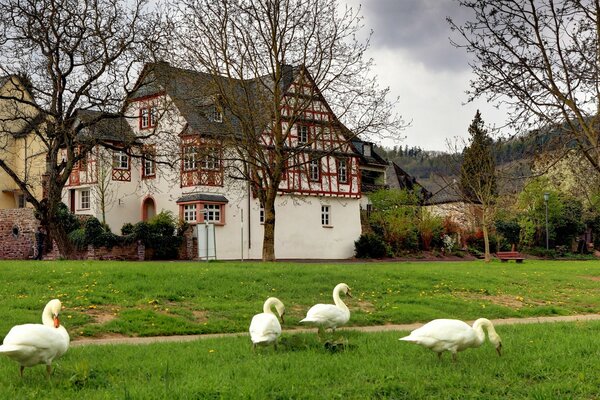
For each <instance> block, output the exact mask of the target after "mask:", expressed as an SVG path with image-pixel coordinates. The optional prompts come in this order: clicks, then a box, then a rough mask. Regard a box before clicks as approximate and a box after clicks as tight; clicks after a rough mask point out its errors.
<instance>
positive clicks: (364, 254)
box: [354, 233, 391, 258]
mask: <svg viewBox="0 0 600 400" xmlns="http://www.w3.org/2000/svg"><path fill="white" fill-rule="evenodd" d="M354 251H355V254H356V257H357V258H382V257H387V256H389V255H390V253H391V251H390V248H389V246H388V245H387V244H386V243H385V242H384V241H383V239H382V238H381V237H380V236H378V235H376V234H374V233H363V234H362V235H360V237H359V238H358V240H357V241H355V242H354Z"/></svg>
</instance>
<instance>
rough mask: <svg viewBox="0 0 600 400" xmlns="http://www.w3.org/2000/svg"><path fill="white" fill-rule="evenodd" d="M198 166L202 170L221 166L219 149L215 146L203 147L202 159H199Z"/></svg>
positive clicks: (212, 169) (215, 169)
mask: <svg viewBox="0 0 600 400" xmlns="http://www.w3.org/2000/svg"><path fill="white" fill-rule="evenodd" d="M200 167H201V169H203V170H210V171H218V170H219V168H220V167H221V160H220V155H219V149H217V148H215V147H207V148H205V151H204V154H203V156H202V160H200Z"/></svg>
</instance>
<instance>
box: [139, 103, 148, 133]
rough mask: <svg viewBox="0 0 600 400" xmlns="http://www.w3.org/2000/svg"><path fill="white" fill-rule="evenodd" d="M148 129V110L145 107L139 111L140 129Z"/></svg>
mask: <svg viewBox="0 0 600 400" xmlns="http://www.w3.org/2000/svg"><path fill="white" fill-rule="evenodd" d="M149 127H150V110H148V108H147V107H144V108H141V109H140V128H142V129H144V128H149Z"/></svg>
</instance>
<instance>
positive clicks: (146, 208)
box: [142, 197, 156, 221]
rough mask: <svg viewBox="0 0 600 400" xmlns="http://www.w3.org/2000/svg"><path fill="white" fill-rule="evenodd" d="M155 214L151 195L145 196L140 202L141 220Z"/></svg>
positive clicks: (146, 219)
mask: <svg viewBox="0 0 600 400" xmlns="http://www.w3.org/2000/svg"><path fill="white" fill-rule="evenodd" d="M155 215H156V204H154V199H153V198H152V197H146V198H145V199H144V202H143V203H142V221H148V220H149V219H150V218H152V217H154V216H155Z"/></svg>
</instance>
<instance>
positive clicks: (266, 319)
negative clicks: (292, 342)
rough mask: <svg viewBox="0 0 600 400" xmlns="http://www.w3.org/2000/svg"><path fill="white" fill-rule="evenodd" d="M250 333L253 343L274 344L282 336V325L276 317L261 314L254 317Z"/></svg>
mask: <svg viewBox="0 0 600 400" xmlns="http://www.w3.org/2000/svg"><path fill="white" fill-rule="evenodd" d="M249 331H250V338H251V339H252V343H263V342H273V341H275V340H276V339H277V338H278V337H279V335H281V325H280V324H279V321H278V320H277V317H276V316H275V315H273V314H270V313H261V314H256V315H255V316H254V317H252V321H251V322H250V329H249Z"/></svg>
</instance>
